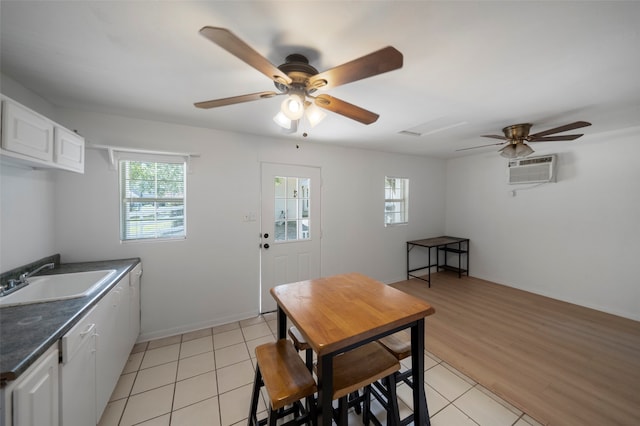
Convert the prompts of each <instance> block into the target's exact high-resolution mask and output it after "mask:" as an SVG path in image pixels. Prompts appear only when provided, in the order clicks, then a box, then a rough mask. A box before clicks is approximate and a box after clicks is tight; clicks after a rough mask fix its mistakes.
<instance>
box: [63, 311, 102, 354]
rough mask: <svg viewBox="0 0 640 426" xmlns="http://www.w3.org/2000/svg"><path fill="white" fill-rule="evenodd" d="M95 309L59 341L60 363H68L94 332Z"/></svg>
mask: <svg viewBox="0 0 640 426" xmlns="http://www.w3.org/2000/svg"><path fill="white" fill-rule="evenodd" d="M94 311H95V307H94V308H91V310H90V311H89V313H88V314H87V315H86V316H85V317H84V318H82V319H81V320H80V322H78V323H77V324H76V325H74V326H73V328H72V329H71V330H69V332H68V333H67V334H65V335H64V336H62V339H60V351H61V352H62V363H63V364H66V363H67V362H69V361H70V360H71V359H72V358H73V355H74V354H75V353H76V352H77V351H78V348H80V347H81V346H82V345H83V344H84V343H85V342H86V341H87V340H88V339H91V338H92V337H93V334H94V333H95V332H96V322H95V315H94Z"/></svg>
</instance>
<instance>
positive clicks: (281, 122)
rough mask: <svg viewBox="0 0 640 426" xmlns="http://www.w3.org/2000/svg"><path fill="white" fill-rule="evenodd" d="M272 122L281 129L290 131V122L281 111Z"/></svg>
mask: <svg viewBox="0 0 640 426" xmlns="http://www.w3.org/2000/svg"><path fill="white" fill-rule="evenodd" d="M273 121H275V122H276V124H277V125H278V126H280V127H282V128H283V129H287V130H289V129H291V122H292V121H291V120H289V118H287V116H286V115H284V113H283V112H282V111H279V112H278V113H277V114H276V116H275V117H273Z"/></svg>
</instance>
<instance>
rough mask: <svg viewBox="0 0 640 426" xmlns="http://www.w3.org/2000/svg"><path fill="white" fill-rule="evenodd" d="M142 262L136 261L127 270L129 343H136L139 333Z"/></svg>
mask: <svg viewBox="0 0 640 426" xmlns="http://www.w3.org/2000/svg"><path fill="white" fill-rule="evenodd" d="M141 279H142V264H141V263H138V264H137V265H136V267H135V268H133V269H132V270H131V272H129V344H130V345H131V346H133V345H135V344H136V341H137V340H138V336H139V335H140V282H141Z"/></svg>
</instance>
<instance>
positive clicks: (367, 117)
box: [315, 95, 380, 124]
mask: <svg viewBox="0 0 640 426" xmlns="http://www.w3.org/2000/svg"><path fill="white" fill-rule="evenodd" d="M315 104H316V105H317V106H319V107H320V108H324V109H327V110H329V111H331V112H335V113H336V114H340V115H344V116H345V117H347V118H350V119H352V120H355V121H359V122H360V123H362V124H371V123H374V122H375V121H376V120H377V119H378V117H380V116H379V115H378V114H376V113H373V112H371V111H367V110H366V109H363V108H360V107H359V106H356V105H353V104H350V103H348V102H345V101H343V100H340V99H338V98H334V97H333V96H329V95H319V96H317V97H316V98H315Z"/></svg>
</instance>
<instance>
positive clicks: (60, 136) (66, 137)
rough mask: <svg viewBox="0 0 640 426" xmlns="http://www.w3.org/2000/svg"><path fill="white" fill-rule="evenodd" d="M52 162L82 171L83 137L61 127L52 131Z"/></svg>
mask: <svg viewBox="0 0 640 426" xmlns="http://www.w3.org/2000/svg"><path fill="white" fill-rule="evenodd" d="M53 135H54V139H53V147H54V150H53V161H54V163H56V164H58V165H61V166H65V167H68V168H69V169H73V170H74V171H77V172H79V173H84V139H83V138H82V137H81V136H79V135H78V134H76V133H72V132H70V131H68V130H67V129H63V128H62V127H56V128H55V129H54V132H53Z"/></svg>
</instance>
